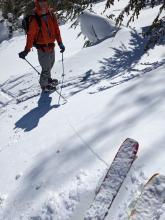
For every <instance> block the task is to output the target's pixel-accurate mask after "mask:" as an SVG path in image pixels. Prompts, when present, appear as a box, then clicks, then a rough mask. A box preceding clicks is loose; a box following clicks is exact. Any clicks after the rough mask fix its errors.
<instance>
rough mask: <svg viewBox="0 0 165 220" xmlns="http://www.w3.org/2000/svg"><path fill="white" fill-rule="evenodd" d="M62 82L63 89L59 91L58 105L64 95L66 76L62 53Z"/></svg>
mask: <svg viewBox="0 0 165 220" xmlns="http://www.w3.org/2000/svg"><path fill="white" fill-rule="evenodd" d="M61 76H62V83H61V89H60V93H59V99H58V105H59V104H60V98H61V97H62V95H61V93H62V88H63V83H64V76H65V69H64V54H63V53H62V75H61Z"/></svg>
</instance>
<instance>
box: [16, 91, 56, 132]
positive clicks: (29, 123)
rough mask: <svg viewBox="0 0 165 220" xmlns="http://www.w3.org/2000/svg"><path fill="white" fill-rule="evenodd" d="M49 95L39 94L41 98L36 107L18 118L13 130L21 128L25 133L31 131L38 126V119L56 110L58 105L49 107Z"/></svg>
mask: <svg viewBox="0 0 165 220" xmlns="http://www.w3.org/2000/svg"><path fill="white" fill-rule="evenodd" d="M49 95H50V94H49V93H41V96H40V98H39V100H38V106H37V107H36V108H34V109H32V110H30V112H28V113H27V114H26V115H24V116H23V117H22V118H20V119H19V120H18V121H17V122H16V123H15V129H16V128H21V129H22V130H24V131H25V132H28V131H31V130H32V129H34V128H36V127H37V126H38V123H39V121H40V119H41V118H42V117H44V116H45V115H46V114H47V113H48V112H49V111H50V110H52V109H53V108H58V107H59V105H52V106H51V101H52V97H49Z"/></svg>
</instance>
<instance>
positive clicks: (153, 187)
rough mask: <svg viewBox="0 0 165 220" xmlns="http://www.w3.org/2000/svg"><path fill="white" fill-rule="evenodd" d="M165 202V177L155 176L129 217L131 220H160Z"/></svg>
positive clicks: (147, 184)
mask: <svg viewBox="0 0 165 220" xmlns="http://www.w3.org/2000/svg"><path fill="white" fill-rule="evenodd" d="M164 202H165V176H163V175H159V174H154V175H153V176H152V177H151V178H150V179H149V180H148V182H147V183H146V184H145V186H144V188H143V190H142V193H141V195H140V196H139V198H138V199H137V201H136V203H135V207H134V209H133V210H132V212H131V215H130V217H129V219H130V220H155V219H157V220H158V219H159V218H160V215H161V214H162V213H161V212H160V209H161V207H162V205H163V203H164Z"/></svg>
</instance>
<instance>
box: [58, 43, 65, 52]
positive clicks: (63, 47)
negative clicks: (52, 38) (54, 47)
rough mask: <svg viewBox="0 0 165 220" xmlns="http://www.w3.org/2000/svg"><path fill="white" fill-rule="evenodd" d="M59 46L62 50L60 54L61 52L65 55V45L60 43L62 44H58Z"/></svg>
mask: <svg viewBox="0 0 165 220" xmlns="http://www.w3.org/2000/svg"><path fill="white" fill-rule="evenodd" d="M58 46H59V48H60V49H61V50H60V52H61V53H64V51H65V46H64V44H63V43H62V42H60V43H58Z"/></svg>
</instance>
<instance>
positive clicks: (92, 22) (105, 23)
mask: <svg viewBox="0 0 165 220" xmlns="http://www.w3.org/2000/svg"><path fill="white" fill-rule="evenodd" d="M79 20H80V25H81V30H82V33H83V35H85V36H86V37H87V38H88V39H89V41H90V42H92V43H96V42H99V41H100V40H103V39H106V38H108V37H110V36H112V35H113V34H114V33H115V32H116V31H117V28H116V27H115V22H114V21H112V20H110V19H108V18H105V17H103V16H100V15H97V14H94V13H92V12H90V11H88V10H84V11H83V12H82V13H81V15H80V19H79Z"/></svg>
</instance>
